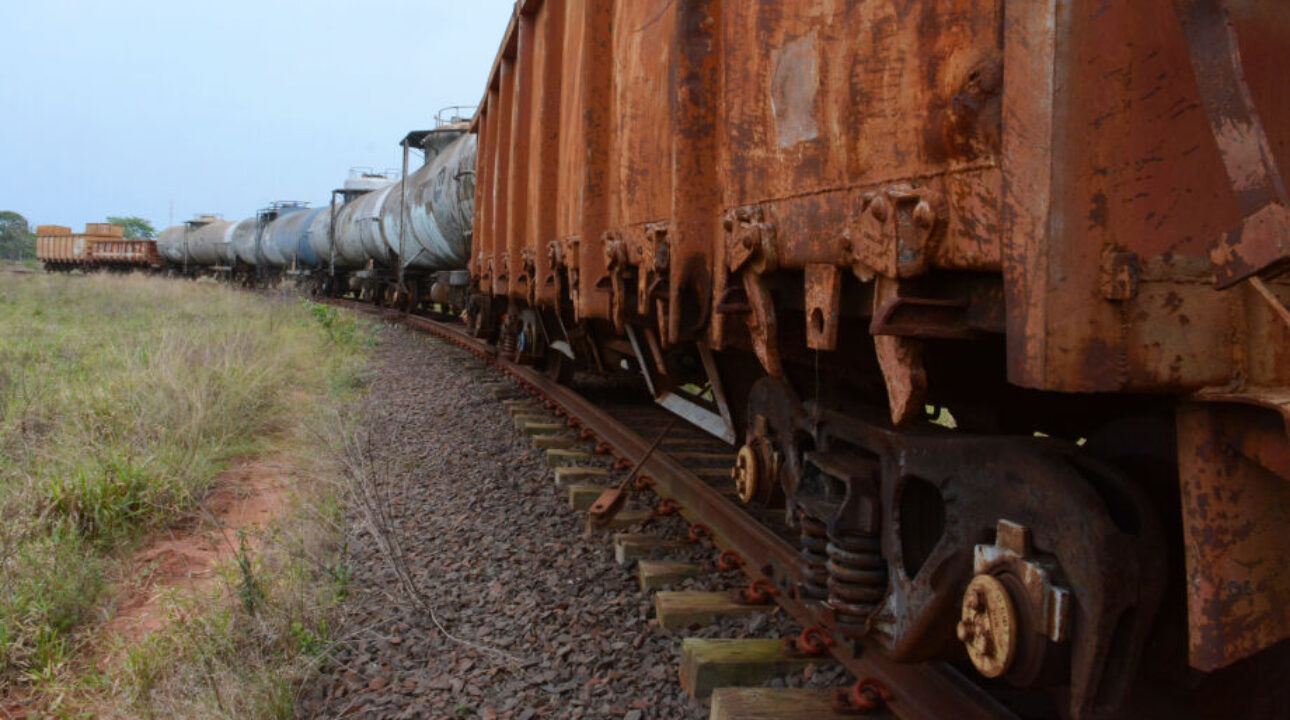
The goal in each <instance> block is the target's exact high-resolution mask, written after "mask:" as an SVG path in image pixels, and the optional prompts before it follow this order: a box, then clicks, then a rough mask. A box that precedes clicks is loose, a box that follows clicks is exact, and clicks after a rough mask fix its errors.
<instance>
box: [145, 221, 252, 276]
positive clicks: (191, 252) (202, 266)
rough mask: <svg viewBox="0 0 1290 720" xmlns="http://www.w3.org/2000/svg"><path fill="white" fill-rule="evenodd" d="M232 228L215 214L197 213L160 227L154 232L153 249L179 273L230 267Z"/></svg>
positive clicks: (231, 260)
mask: <svg viewBox="0 0 1290 720" xmlns="http://www.w3.org/2000/svg"><path fill="white" fill-rule="evenodd" d="M233 227H234V223H231V222H228V221H227V220H224V219H222V218H220V217H218V216H215V215H198V216H197V217H195V218H193V219H192V220H189V221H187V222H185V223H184V224H183V225H175V226H173V227H168V228H166V229H165V230H162V231H161V232H160V233H159V234H158V235H157V250H158V252H160V253H161V256H162V258H163V259H164V260H165V262H166V264H167V265H168V266H169V267H170V268H171V269H172V270H175V271H177V272H180V273H190V274H191V273H195V272H197V271H198V270H201V271H207V270H210V269H214V268H227V267H231V266H232V264H233V249H232V231H233Z"/></svg>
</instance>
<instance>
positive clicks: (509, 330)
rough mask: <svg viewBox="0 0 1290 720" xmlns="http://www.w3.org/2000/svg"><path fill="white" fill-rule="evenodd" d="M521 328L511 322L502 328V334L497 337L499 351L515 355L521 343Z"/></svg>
mask: <svg viewBox="0 0 1290 720" xmlns="http://www.w3.org/2000/svg"><path fill="white" fill-rule="evenodd" d="M519 334H520V333H519V330H518V329H517V328H515V327H513V326H511V325H510V324H509V323H508V324H507V325H506V326H505V327H504V328H503V329H502V336H501V337H500V338H498V339H497V351H498V353H499V354H503V355H514V354H515V348H516V347H518V343H519Z"/></svg>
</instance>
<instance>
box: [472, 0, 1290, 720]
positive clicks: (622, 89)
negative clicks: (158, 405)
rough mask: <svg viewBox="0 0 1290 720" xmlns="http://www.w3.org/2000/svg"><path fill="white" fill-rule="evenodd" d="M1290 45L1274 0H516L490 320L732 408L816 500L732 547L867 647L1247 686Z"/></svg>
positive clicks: (1266, 673) (1268, 567)
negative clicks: (784, 530)
mask: <svg viewBox="0 0 1290 720" xmlns="http://www.w3.org/2000/svg"><path fill="white" fill-rule="evenodd" d="M1287 62H1290V5H1286V4H1285V3H1280V2H1274V1H1273V0H1242V1H1239V2H1238V1H1236V0H1174V1H1173V2H1170V0H1145V1H1143V2H1133V3H1127V2H1126V3H1106V2H1102V1H1101V0H1075V1H1073V2H1054V1H1050V0H1041V1H1032V0H913V1H910V2H902V3H876V2H806V1H804V0H803V1H791V2H777V3H751V2H723V1H721V0H678V1H677V2H661V1H660V2H639V3H620V2H612V1H611V0H567V1H566V2H550V1H547V2H543V1H542V0H523V1H522V2H520V3H518V4H517V8H516V12H515V14H514V16H513V18H512V20H511V23H510V25H509V27H508V29H507V31H506V34H505V37H504V39H503V41H502V44H501V48H500V51H499V53H498V56H497V59H496V61H495V62H494V65H493V69H492V71H491V73H490V76H489V81H488V85H487V90H486V93H485V95H484V97H483V99H482V102H481V105H480V107H479V111H478V113H477V115H476V117H475V119H474V122H473V125H472V131H473V132H474V133H475V134H477V135H478V138H479V144H478V161H477V173H478V179H477V196H476V201H475V205H474V211H475V217H474V228H475V232H474V237H473V247H472V251H471V257H470V265H469V270H470V283H471V293H472V294H471V298H470V301H469V313H468V316H469V319H470V323H471V327H472V330H473V331H474V332H475V333H476V334H478V335H480V336H485V337H490V338H493V339H495V340H496V341H497V342H498V343H499V345H501V346H505V347H508V348H510V347H515V348H517V349H518V350H517V351H518V352H519V354H520V356H521V357H525V358H527V359H529V360H531V361H532V362H535V363H545V364H546V365H547V366H548V367H550V368H552V369H554V370H555V371H557V372H563V369H564V368H566V367H567V366H568V365H569V364H570V363H573V364H576V365H577V366H578V367H579V368H582V369H585V370H590V371H597V372H603V373H612V372H616V371H617V370H618V369H619V368H620V367H624V366H626V367H629V368H630V369H631V371H633V372H638V373H640V374H641V375H642V376H643V377H644V380H645V381H646V383H647V384H648V387H649V389H650V391H651V392H652V393H653V394H654V396H655V398H656V400H657V401H658V402H660V403H662V404H664V405H666V406H667V407H669V408H671V409H673V410H674V411H676V412H679V413H681V414H683V415H684V416H685V417H686V418H687V419H689V420H690V421H692V422H694V423H696V424H698V425H700V426H702V427H704V428H706V429H708V430H709V431H710V432H712V433H713V434H714V435H716V436H718V437H722V438H724V439H726V440H728V441H731V442H732V443H734V444H735V445H737V446H738V448H739V450H738V452H739V455H738V456H739V464H738V466H737V468H736V473H737V477H738V483H739V487H740V494H741V498H742V499H743V500H744V501H745V502H747V503H749V504H752V505H757V506H762V507H764V508H770V509H772V510H774V511H777V512H781V513H782V514H783V516H784V517H785V518H786V519H787V520H788V522H789V523H790V525H791V526H792V527H793V528H794V529H795V530H796V532H798V533H799V535H800V537H799V539H798V540H797V541H796V543H795V545H796V547H795V548H793V547H787V548H786V547H783V546H781V545H780V544H777V543H776V542H773V541H762V540H757V541H754V540H750V539H747V538H745V541H746V542H745V544H744V546H743V547H741V548H740V551H741V552H742V553H743V554H744V555H745V557H747V558H749V559H750V560H751V561H752V563H753V565H754V566H755V567H759V568H761V569H762V570H763V571H764V574H765V575H766V576H768V578H769V579H770V580H771V581H772V582H773V583H774V584H775V585H776V586H777V587H778V588H779V590H780V591H781V593H782V594H783V596H784V597H786V598H791V601H792V602H796V603H800V604H801V606H802V607H804V608H805V609H806V610H807V611H808V612H809V613H810V614H811V616H812V617H814V618H815V619H816V620H817V622H818V623H819V624H820V625H823V626H825V627H827V628H829V629H830V631H831V632H833V633H834V634H835V635H836V636H838V637H840V638H843V639H845V641H846V642H848V643H851V644H853V645H854V648H855V652H856V653H860V652H863V653H866V654H869V655H872V656H874V657H879V658H882V659H883V661H884V662H892V663H936V664H938V665H941V666H952V667H957V668H961V669H963V670H964V671H965V672H964V673H963V675H964V677H965V678H967V679H970V680H971V681H973V682H977V683H980V684H981V685H982V686H983V687H988V688H990V690H991V692H993V693H994V694H995V695H996V696H998V697H1011V698H1018V697H1021V698H1025V701H1024V702H1027V703H1037V704H1038V705H1034V704H1032V705H1030V707H1035V706H1038V707H1044V708H1047V710H1045V711H1043V714H1044V715H1052V716H1061V717H1070V718H1083V719H1088V718H1119V717H1132V716H1135V715H1143V713H1144V712H1146V711H1145V710H1144V708H1153V709H1154V710H1153V711H1152V712H1163V713H1168V712H1174V713H1178V714H1177V715H1176V716H1178V717H1182V716H1187V717H1254V716H1256V715H1257V713H1258V704H1259V703H1260V702H1262V701H1261V700H1259V698H1261V697H1262V698H1266V697H1269V696H1270V695H1272V694H1273V692H1274V691H1278V690H1279V687H1278V686H1277V684H1276V682H1275V681H1271V680H1270V678H1273V677H1277V676H1278V675H1279V674H1281V673H1283V672H1284V670H1285V669H1286V667H1287V662H1288V659H1290V649H1288V647H1287V637H1290V482H1287V481H1288V480H1290V439H1288V438H1290V432H1288V424H1290V311H1287V309H1286V305H1287V300H1290V281H1288V280H1287V277H1286V276H1285V275H1284V274H1282V271H1284V270H1285V269H1286V268H1287V267H1288V266H1290V209H1288V208H1287V197H1286V190H1285V180H1286V178H1285V167H1286V164H1287V163H1288V162H1290V150H1287V148H1290V104H1287V103H1286V102H1285V97H1286V95H1285V93H1284V92H1283V90H1284V87H1283V85H1284V81H1283V79H1282V71H1281V68H1283V67H1285V66H1286V64H1287ZM934 421H935V422H934ZM947 426H953V429H950V428H948V427H947ZM734 523H735V521H734V520H732V521H731V527H734V526H735V524H734ZM991 619H994V620H995V621H996V622H995V623H994V624H993V625H992V621H991ZM1014 640H1015V642H1014ZM1005 641H1006V642H1005ZM1258 678H1262V679H1263V680H1262V682H1263V684H1262V685H1261V686H1257V687H1256V688H1252V687H1251V683H1255V684H1256V685H1257V679H1258ZM1238 681H1239V683H1240V684H1239V687H1241V688H1244V689H1243V690H1242V691H1240V692H1234V691H1232V688H1233V687H1237V685H1236V684H1235V683H1237V682H1238ZM1005 688H1011V689H1008V690H1005ZM1161 708H1170V709H1169V710H1162V709H1161ZM1144 716H1146V715H1144ZM1150 716H1155V715H1150ZM1169 716H1171V717H1172V716H1175V715H1169Z"/></svg>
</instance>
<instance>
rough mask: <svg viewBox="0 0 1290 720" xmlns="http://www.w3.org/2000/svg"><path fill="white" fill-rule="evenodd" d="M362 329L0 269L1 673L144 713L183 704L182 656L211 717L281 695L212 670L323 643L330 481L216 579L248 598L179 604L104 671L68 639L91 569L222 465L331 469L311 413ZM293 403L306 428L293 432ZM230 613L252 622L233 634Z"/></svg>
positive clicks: (313, 314)
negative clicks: (291, 456) (171, 617)
mask: <svg viewBox="0 0 1290 720" xmlns="http://www.w3.org/2000/svg"><path fill="white" fill-rule="evenodd" d="M368 337H369V336H368V334H367V333H366V331H365V330H363V329H362V328H361V327H360V326H358V325H357V324H356V323H355V321H354V320H352V319H350V318H348V317H347V316H343V315H340V314H338V313H336V312H335V311H334V310H332V309H331V308H321V307H319V306H312V305H309V304H302V303H300V302H297V301H295V300H294V299H291V298H287V297H285V296H284V297H281V298H278V299H272V298H269V299H266V298H264V297H261V296H254V295H251V294H247V293H241V292H237V291H234V290H229V289H226V288H223V287H220V286H217V285H214V284H210V283H192V282H184V281H163V280H160V279H156V278H146V277H140V276H132V277H108V276H95V277H84V278H82V277H45V276H39V275H37V276H12V275H11V276H6V277H5V278H4V279H3V280H2V281H0V513H3V517H4V518H5V522H4V523H2V524H0V683H4V684H5V685H6V686H7V687H8V688H9V689H10V690H13V689H14V688H16V687H27V688H30V689H32V690H34V691H35V692H37V693H41V692H46V691H49V690H51V689H53V690H58V691H60V692H62V693H63V694H66V692H65V691H66V690H67V688H68V683H69V682H70V683H74V684H75V683H79V686H80V687H81V688H83V689H84V688H89V689H91V690H94V691H96V692H99V693H106V694H107V695H109V696H112V697H114V698H117V699H122V698H128V699H129V700H130V701H131V702H132V703H133V705H134V707H135V712H136V714H140V715H148V714H153V710H154V709H155V707H156V706H158V705H157V704H158V703H160V706H173V707H175V708H178V706H179V705H181V704H182V703H183V702H187V701H188V700H187V699H185V698H183V697H180V696H178V695H171V696H166V695H165V694H164V693H159V692H158V690H159V688H166V687H172V686H171V685H168V678H169V677H170V676H172V675H181V674H183V673H184V672H187V668H189V667H190V666H189V665H186V664H185V663H186V662H188V661H191V662H193V663H196V664H197V666H200V667H203V668H205V669H204V670H203V672H206V673H207V675H208V678H207V682H206V683H204V684H205V685H206V686H208V687H212V688H218V684H217V683H218V682H228V683H229V685H228V688H229V689H227V690H226V691H225V692H224V693H222V694H221V692H220V691H219V690H218V689H216V690H215V691H214V692H213V695H214V698H213V699H214V702H213V703H212V707H213V708H214V710H213V712H214V713H215V714H217V715H219V714H225V715H226V716H237V717H247V716H282V715H283V711H282V710H281V709H275V708H274V704H275V703H277V704H278V706H279V707H280V705H281V703H282V702H285V700H283V699H282V698H281V697H280V696H281V695H282V694H283V693H282V691H281V690H273V691H267V695H266V691H263V690H254V689H252V690H249V691H248V693H249V695H250V696H253V697H254V701H252V702H250V703H249V704H247V703H237V702H233V701H231V700H230V699H229V698H227V697H223V696H221V695H228V694H230V693H232V694H237V692H238V690H237V689H236V688H238V687H240V686H239V685H238V684H237V678H236V677H232V678H230V677H222V676H221V674H220V672H219V663H220V662H227V663H230V664H231V665H233V666H237V670H238V673H237V674H238V675H243V674H244V671H254V670H255V669H256V665H257V664H258V665H259V666H260V667H259V669H260V670H261V671H263V670H265V667H264V666H265V664H268V663H281V662H283V659H284V658H288V657H290V658H294V657H295V656H297V655H300V654H301V653H304V654H306V655H307V654H308V653H309V651H310V650H311V649H314V647H315V646H319V647H321V644H325V640H324V639H323V638H322V635H320V633H322V634H325V627H324V626H325V618H324V616H323V614H320V613H321V612H322V611H321V610H318V608H325V607H326V605H327V603H329V602H332V601H334V597H335V595H336V593H337V592H343V581H344V578H343V573H342V572H340V571H338V570H336V567H337V564H336V563H335V562H334V560H328V559H327V558H328V557H331V558H334V557H335V555H336V551H337V548H336V547H334V543H335V538H337V537H339V535H338V533H337V532H336V529H335V528H334V527H333V524H334V523H336V522H338V518H340V517H341V514H340V513H339V510H338V507H337V505H336V502H337V501H336V499H335V498H337V497H339V496H338V495H336V493H335V492H334V491H333V490H330V489H328V484H327V482H323V481H319V482H315V483H306V486H308V488H312V489H308V490H307V491H306V492H303V493H302V498H303V500H302V505H301V511H300V513H298V515H299V516H298V517H296V518H294V519H292V520H291V521H290V522H288V523H285V524H284V525H282V526H281V527H279V528H278V529H277V530H276V531H275V532H276V534H275V536H274V538H273V541H272V542H270V543H268V544H265V545H263V548H264V551H263V552H262V553H260V554H259V555H257V556H256V557H254V558H252V557H249V555H247V554H243V556H242V558H241V559H242V560H243V562H242V563H241V564H240V565H239V567H238V568H233V569H232V573H233V574H232V575H231V576H230V587H235V588H237V587H240V588H242V591H243V592H244V593H250V594H249V595H244V596H243V600H246V599H247V598H251V599H250V600H249V601H248V602H243V603H242V610H241V611H240V612H241V613H242V615H243V616H245V617H243V618H242V619H241V620H239V619H238V618H239V616H238V615H236V614H235V612H236V606H234V610H233V611H230V610H229V609H228V607H227V605H228V603H223V604H222V605H221V604H220V603H218V602H216V601H213V600H208V601H207V602H205V604H200V603H199V604H192V603H190V604H189V605H188V606H187V607H186V608H183V612H182V613H181V615H182V617H183V618H184V622H183V624H181V626H180V627H179V628H178V631H177V632H174V633H163V636H162V637H158V638H156V639H155V640H154V641H152V642H151V644H150V645H149V646H146V647H142V648H134V649H131V651H130V658H129V662H128V663H127V667H128V668H129V669H128V670H127V671H126V672H125V673H123V674H122V675H121V676H118V677H99V676H95V675H93V674H92V673H91V675H90V676H89V677H88V678H85V677H83V676H82V672H83V668H84V667H86V663H84V659H83V658H80V657H79V650H80V649H81V648H82V647H83V646H84V644H85V643H86V642H87V639H88V638H89V637H90V633H89V632H87V631H86V628H87V626H88V625H92V623H93V620H94V619H95V617H96V616H95V613H96V611H97V610H99V609H101V607H102V600H103V598H104V596H105V593H106V591H107V590H108V584H107V581H106V580H105V578H107V577H111V576H112V573H113V569H114V568H116V567H118V566H119V564H120V560H121V559H122V558H123V557H124V555H125V554H126V553H128V552H129V551H130V550H131V549H132V548H133V547H134V546H135V544H136V543H137V542H138V541H139V539H140V538H142V537H143V536H144V535H146V534H147V533H149V532H152V531H155V530H156V529H158V528H162V527H167V526H169V525H171V524H173V523H175V522H177V521H179V520H181V519H183V518H184V517H185V516H187V515H188V514H189V513H191V512H192V510H193V508H194V507H195V505H196V503H197V502H198V501H199V500H200V499H201V498H202V497H203V496H204V494H205V493H206V492H207V490H208V489H209V485H210V483H211V481H212V479H213V478H215V477H216V475H217V474H218V473H219V471H220V470H222V469H223V468H224V467H225V466H226V464H227V463H228V462H229V461H230V460H231V459H233V458H236V457H243V456H251V455H255V454H257V453H261V452H265V451H268V450H270V449H272V450H274V451H276V452H280V451H282V450H283V447H282V445H283V443H288V444H290V445H291V446H292V447H294V448H295V449H297V450H298V454H299V455H300V457H301V458H302V468H303V470H302V472H303V473H304V474H305V475H307V476H308V477H310V478H313V479H315V480H321V479H323V478H325V477H327V476H328V473H329V472H330V470H329V468H328V467H327V462H326V460H325V458H326V455H327V454H326V453H325V452H318V450H319V449H320V446H323V445H326V444H328V443H333V442H337V441H336V440H335V437H336V433H337V432H340V431H339V430H337V429H335V428H332V429H320V428H322V426H323V425H327V424H328V423H322V424H321V425H320V424H319V421H318V418H320V417H331V418H333V420H332V421H330V423H331V424H332V425H334V424H335V422H336V421H335V420H334V418H335V417H337V413H336V410H335V407H337V406H338V405H340V404H341V403H343V402H344V400H345V397H346V396H347V394H349V393H350V392H351V391H353V390H355V389H357V388H359V387H360V386H361V384H362V380H361V374H360V373H361V368H362V360H363V358H364V356H365V347H366V343H367V338H368ZM302 405H303V406H306V407H309V408H310V413H311V415H310V417H311V418H313V419H312V421H311V422H313V423H314V424H313V425H312V427H313V430H312V431H311V432H307V433H304V434H301V432H289V429H290V428H292V427H294V426H295V424H296V423H297V422H298V421H299V420H300V416H301V413H300V412H298V409H299V408H300V407H301V406H302ZM324 556H325V557H324ZM265 570H272V571H273V572H272V573H266V572H265ZM257 577H266V578H271V581H270V580H266V581H264V582H261V583H259V584H257V583H256V582H255V578H257ZM246 618H251V620H252V621H253V623H252V624H254V625H256V628H255V629H254V632H251V633H249V634H247V633H245V632H241V630H243V629H244V628H241V627H239V628H236V629H237V630H239V631H238V632H233V629H234V628H232V627H231V625H233V624H236V623H244V622H245V619H246ZM284 623H285V625H284ZM320 623H323V625H320ZM194 643H195V644H197V645H201V646H203V648H202V653H199V654H194V652H193V650H194ZM230 643H231V645H230ZM257 643H258V645H257ZM248 644H249V645H248ZM208 651H209V652H208ZM230 652H232V653H234V655H235V656H236V659H235V658H234V655H229V653H230ZM163 658H164V659H165V662H161V660H162V659H163ZM217 661H219V662H217ZM293 662H294V660H293ZM221 677H222V679H221ZM73 678H76V679H75V680H73ZM275 693H276V695H275ZM189 694H196V695H201V694H202V693H201V692H200V691H199V690H194V689H191V688H190V693H189ZM288 694H289V693H288ZM266 698H267V699H266ZM193 702H194V703H196V705H194V706H193V710H194V712H191V713H190V712H182V713H180V714H182V715H184V716H196V715H199V714H204V713H196V712H195V710H196V708H197V706H198V705H201V704H202V703H203V702H205V701H204V700H201V699H200V698H199V699H195V700H193ZM266 703H267V704H266ZM55 705H57V703H55ZM74 705H75V703H71V704H70V705H69V706H68V708H69V709H68V710H67V711H68V712H72V711H73V710H72V708H73V707H74ZM54 709H55V710H57V708H54ZM60 712H62V711H60ZM163 714H165V713H163ZM287 714H289V712H287Z"/></svg>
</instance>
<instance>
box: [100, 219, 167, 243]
mask: <svg viewBox="0 0 1290 720" xmlns="http://www.w3.org/2000/svg"><path fill="white" fill-rule="evenodd" d="M108 222H110V223H112V224H113V225H120V226H121V227H123V228H125V237H126V239H128V240H151V239H153V238H154V237H156V236H157V230H156V228H154V227H152V223H150V222H148V221H147V220H144V219H143V218H141V217H135V216H133V215H127V216H126V217H112V216H111V215H108Z"/></svg>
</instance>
